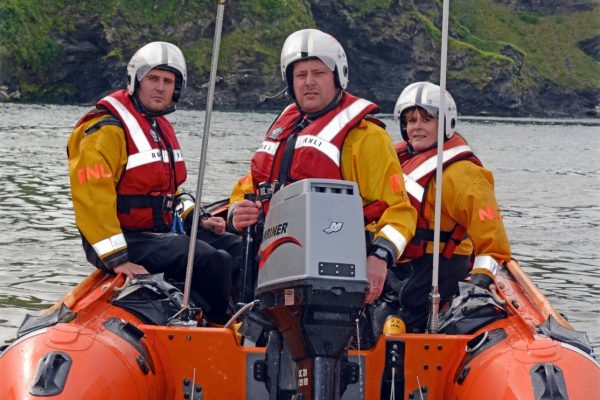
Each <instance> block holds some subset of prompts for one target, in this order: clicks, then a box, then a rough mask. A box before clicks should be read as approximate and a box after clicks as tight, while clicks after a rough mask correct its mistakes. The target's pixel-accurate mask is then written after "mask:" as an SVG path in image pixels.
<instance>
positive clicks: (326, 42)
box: [281, 29, 348, 97]
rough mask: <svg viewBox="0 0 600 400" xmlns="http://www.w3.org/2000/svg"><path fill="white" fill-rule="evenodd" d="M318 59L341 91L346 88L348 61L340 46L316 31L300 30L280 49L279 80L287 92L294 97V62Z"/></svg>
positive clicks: (331, 38)
mask: <svg viewBox="0 0 600 400" xmlns="http://www.w3.org/2000/svg"><path fill="white" fill-rule="evenodd" d="M311 58H318V59H319V60H321V61H323V62H324V63H325V64H326V65H327V66H328V67H329V69H330V70H331V71H333V74H334V75H335V83H336V86H338V87H339V88H341V89H346V87H347V86H348V61H347V59H346V53H345V52H344V49H343V47H342V45H341V44H340V43H339V42H338V41H337V40H336V39H335V38H334V37H333V36H331V35H329V34H327V33H325V32H321V31H320V30H318V29H302V30H300V31H297V32H294V33H292V34H291V35H290V36H288V38H287V39H286V40H285V43H284V44H283V48H282V49H281V78H282V79H283V81H284V82H287V85H288V91H289V93H290V95H291V96H292V97H294V91H293V80H292V71H293V69H292V68H289V67H290V66H291V65H292V64H294V63H295V62H296V61H300V60H306V59H311Z"/></svg>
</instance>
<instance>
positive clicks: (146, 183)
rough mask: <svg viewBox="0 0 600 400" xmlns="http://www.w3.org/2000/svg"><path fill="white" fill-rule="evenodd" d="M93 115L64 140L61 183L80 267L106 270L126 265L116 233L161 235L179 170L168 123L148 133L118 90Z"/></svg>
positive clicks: (164, 121) (143, 120)
mask: <svg viewBox="0 0 600 400" xmlns="http://www.w3.org/2000/svg"><path fill="white" fill-rule="evenodd" d="M96 107H97V108H96V110H93V111H91V112H89V113H88V114H86V115H85V116H84V117H83V118H82V119H81V120H80V121H79V122H78V123H77V125H76V128H75V130H74V131H73V133H72V134H71V137H70V138H69V141H68V145H67V151H68V155H69V176H70V181H71V193H72V196H73V207H74V211H75V222H76V224H77V227H78V228H79V231H80V232H81V234H82V236H83V239H84V248H85V249H86V254H87V256H88V260H90V262H92V263H93V264H95V265H96V266H98V267H108V268H113V267H115V266H117V265H119V264H121V263H123V262H125V261H128V258H127V244H126V242H125V238H124V236H123V230H122V229H127V230H130V231H162V232H164V231H168V230H169V227H170V224H171V222H172V214H171V213H170V211H169V206H171V204H170V203H172V201H173V199H174V196H175V194H176V192H177V188H178V186H179V185H180V184H181V183H183V182H184V181H185V178H186V168H185V163H184V161H183V157H182V155H181V150H180V146H179V143H178V141H177V138H176V137H175V133H174V131H173V127H172V125H171V124H170V123H169V121H168V120H167V119H166V118H165V117H163V116H160V117H156V118H154V119H153V121H155V122H154V123H155V124H156V125H155V126H154V127H153V126H151V122H149V120H148V119H146V118H144V116H143V115H141V114H140V113H139V112H138V111H137V110H136V109H135V107H134V105H133V103H132V101H131V97H130V96H129V94H128V93H127V91H126V90H119V91H117V92H114V93H112V94H110V95H108V96H106V97H104V98H103V99H101V100H100V101H99V102H98V103H97V105H96ZM92 249H93V250H92Z"/></svg>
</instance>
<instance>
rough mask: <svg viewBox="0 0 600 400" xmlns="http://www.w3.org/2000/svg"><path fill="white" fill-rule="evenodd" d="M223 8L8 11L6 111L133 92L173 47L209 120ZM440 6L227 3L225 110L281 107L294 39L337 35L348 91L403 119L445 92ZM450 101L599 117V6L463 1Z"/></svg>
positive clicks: (18, 4)
mask: <svg viewBox="0 0 600 400" xmlns="http://www.w3.org/2000/svg"><path fill="white" fill-rule="evenodd" d="M215 3H216V2H213V1H208V0H196V1H191V0H189V1H188V0H178V1H166V2H165V1H136V0H131V1H128V2H122V1H119V0H106V1H104V2H101V4H99V3H98V2H88V1H79V2H72V1H58V0H41V1H33V0H5V2H3V4H2V5H0V85H1V86H0V101H23V102H53V103H92V102H94V101H95V100H96V99H98V98H99V97H100V96H102V95H103V94H105V93H107V92H109V91H111V90H113V89H114V88H117V87H120V86H123V84H124V75H125V66H126V64H127V62H128V60H129V58H130V57H131V55H132V54H133V52H134V51H135V50H136V49H137V48H138V47H139V46H140V45H143V44H145V43H147V42H149V41H153V40H165V41H171V42H173V43H175V44H177V45H179V46H180V47H181V49H182V50H183V52H184V54H185V55H186V58H187V60H188V67H189V82H188V90H187V91H186V92H185V94H184V96H183V97H182V100H181V103H182V106H183V107H189V108H202V107H204V105H205V99H206V87H207V81H208V77H209V72H210V59H211V54H210V53H211V50H212V40H213V35H214V25H215V21H214V20H215V14H216V4H215ZM441 3H442V2H441V1H437V0H391V1H390V0H311V1H308V0H305V1H300V0H298V1H290V0H238V1H236V2H227V3H226V8H225V20H224V30H223V39H222V44H221V57H220V61H219V72H218V81H217V90H216V94H215V109H222V110H223V109H257V108H262V109H266V108H270V109H274V108H279V107H281V106H282V105H284V104H285V103H286V102H287V99H286V98H284V97H282V98H280V99H278V100H274V101H270V102H268V103H266V104H265V103H259V100H258V99H259V96H260V95H263V94H272V93H275V92H277V91H278V90H279V89H280V88H282V87H283V83H282V81H281V75H280V72H279V65H278V62H279V51H280V49H281V45H282V44H283V41H284V40H285V38H286V37H287V35H288V34H289V33H291V32H293V31H294V30H296V29H301V28H306V27H316V28H319V29H321V30H323V31H326V32H328V33H331V34H332V35H334V36H336V37H337V38H338V40H339V41H340V42H341V44H342V45H343V46H344V48H345V50H346V53H347V56H348V59H349V64H350V85H349V90H350V91H352V92H353V93H355V94H357V95H359V96H363V97H366V98H368V99H371V100H374V101H376V102H378V103H379V104H380V105H381V106H382V108H383V111H384V112H391V111H392V109H393V105H394V103H395V100H396V98H397V96H398V94H399V93H400V91H401V90H402V88H404V87H405V86H406V85H407V84H409V83H411V82H414V81H418V80H429V81H433V82H439V66H440V65H439V64H440V61H439V59H440V39H441V33H440V27H441V19H442V18H441ZM450 12H451V19H450V42H449V50H448V81H447V86H448V89H449V90H450V91H451V92H452V94H453V95H454V97H455V99H456V101H457V104H458V106H459V112H460V113H461V114H463V115H493V116H520V117H522V116H537V117H598V116H600V64H599V62H600V35H599V34H598V32H599V31H600V30H599V29H600V22H599V21H600V1H599V0H461V1H459V2H458V1H455V2H451V9H450Z"/></svg>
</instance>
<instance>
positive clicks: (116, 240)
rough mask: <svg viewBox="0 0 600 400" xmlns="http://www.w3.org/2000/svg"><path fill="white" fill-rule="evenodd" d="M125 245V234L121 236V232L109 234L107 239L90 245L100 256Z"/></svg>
mask: <svg viewBox="0 0 600 400" xmlns="http://www.w3.org/2000/svg"><path fill="white" fill-rule="evenodd" d="M125 246H127V243H126V242H125V236H123V234H122V233H119V234H118V235H115V236H111V237H109V238H108V239H104V240H101V241H99V242H98V243H95V244H93V245H92V247H93V248H94V250H95V251H96V254H98V255H99V256H100V257H102V256H103V255H105V254H108V253H111V252H113V251H115V250H119V249H120V248H123V247H125Z"/></svg>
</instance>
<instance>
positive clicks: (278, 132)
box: [269, 126, 283, 139]
mask: <svg viewBox="0 0 600 400" xmlns="http://www.w3.org/2000/svg"><path fill="white" fill-rule="evenodd" d="M282 133H283V128H282V127H280V126H278V127H277V128H275V129H273V131H272V132H271V133H270V134H269V138H270V139H277V138H278V137H279V136H281V134H282Z"/></svg>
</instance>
